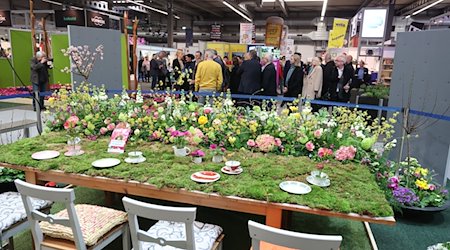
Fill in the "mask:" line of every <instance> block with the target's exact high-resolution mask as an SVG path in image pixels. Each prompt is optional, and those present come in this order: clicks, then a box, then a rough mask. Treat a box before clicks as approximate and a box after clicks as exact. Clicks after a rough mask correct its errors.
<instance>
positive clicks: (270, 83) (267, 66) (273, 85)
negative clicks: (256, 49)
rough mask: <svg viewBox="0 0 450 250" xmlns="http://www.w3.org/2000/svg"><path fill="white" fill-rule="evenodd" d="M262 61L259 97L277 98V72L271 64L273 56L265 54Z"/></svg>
mask: <svg viewBox="0 0 450 250" xmlns="http://www.w3.org/2000/svg"><path fill="white" fill-rule="evenodd" d="M261 61H262V64H263V66H262V75H261V87H262V89H263V90H262V93H261V95H265V96H277V71H276V70H275V65H274V64H273V56H272V55H271V54H269V53H267V54H266V55H265V56H264V58H263V59H262V60H261Z"/></svg>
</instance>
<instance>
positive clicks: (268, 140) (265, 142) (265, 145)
mask: <svg viewBox="0 0 450 250" xmlns="http://www.w3.org/2000/svg"><path fill="white" fill-rule="evenodd" d="M255 143H256V146H257V147H258V148H259V150H261V151H262V152H266V153H267V152H270V151H272V150H273V149H274V147H275V146H276V143H275V138H274V137H273V136H271V135H268V134H263V135H259V136H258V137H257V138H256V140H255Z"/></svg>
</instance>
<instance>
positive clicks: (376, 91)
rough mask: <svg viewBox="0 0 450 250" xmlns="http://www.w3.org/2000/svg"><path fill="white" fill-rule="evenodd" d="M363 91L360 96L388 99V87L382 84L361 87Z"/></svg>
mask: <svg viewBox="0 0 450 250" xmlns="http://www.w3.org/2000/svg"><path fill="white" fill-rule="evenodd" d="M361 89H362V90H363V94H362V96H367V97H374V98H377V99H388V98H389V91H390V88H389V86H385V85H382V84H377V85H368V86H366V85H363V86H361Z"/></svg>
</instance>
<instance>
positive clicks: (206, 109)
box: [203, 107, 213, 115]
mask: <svg viewBox="0 0 450 250" xmlns="http://www.w3.org/2000/svg"><path fill="white" fill-rule="evenodd" d="M212 111H213V109H212V108H208V107H207V108H204V109H203V113H205V115H207V114H210V113H212Z"/></svg>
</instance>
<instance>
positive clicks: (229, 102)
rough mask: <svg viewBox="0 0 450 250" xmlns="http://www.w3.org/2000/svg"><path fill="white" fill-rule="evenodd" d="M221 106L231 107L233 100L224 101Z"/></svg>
mask: <svg viewBox="0 0 450 250" xmlns="http://www.w3.org/2000/svg"><path fill="white" fill-rule="evenodd" d="M223 105H225V106H233V100H231V99H230V98H227V99H225V101H224V103H223Z"/></svg>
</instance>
